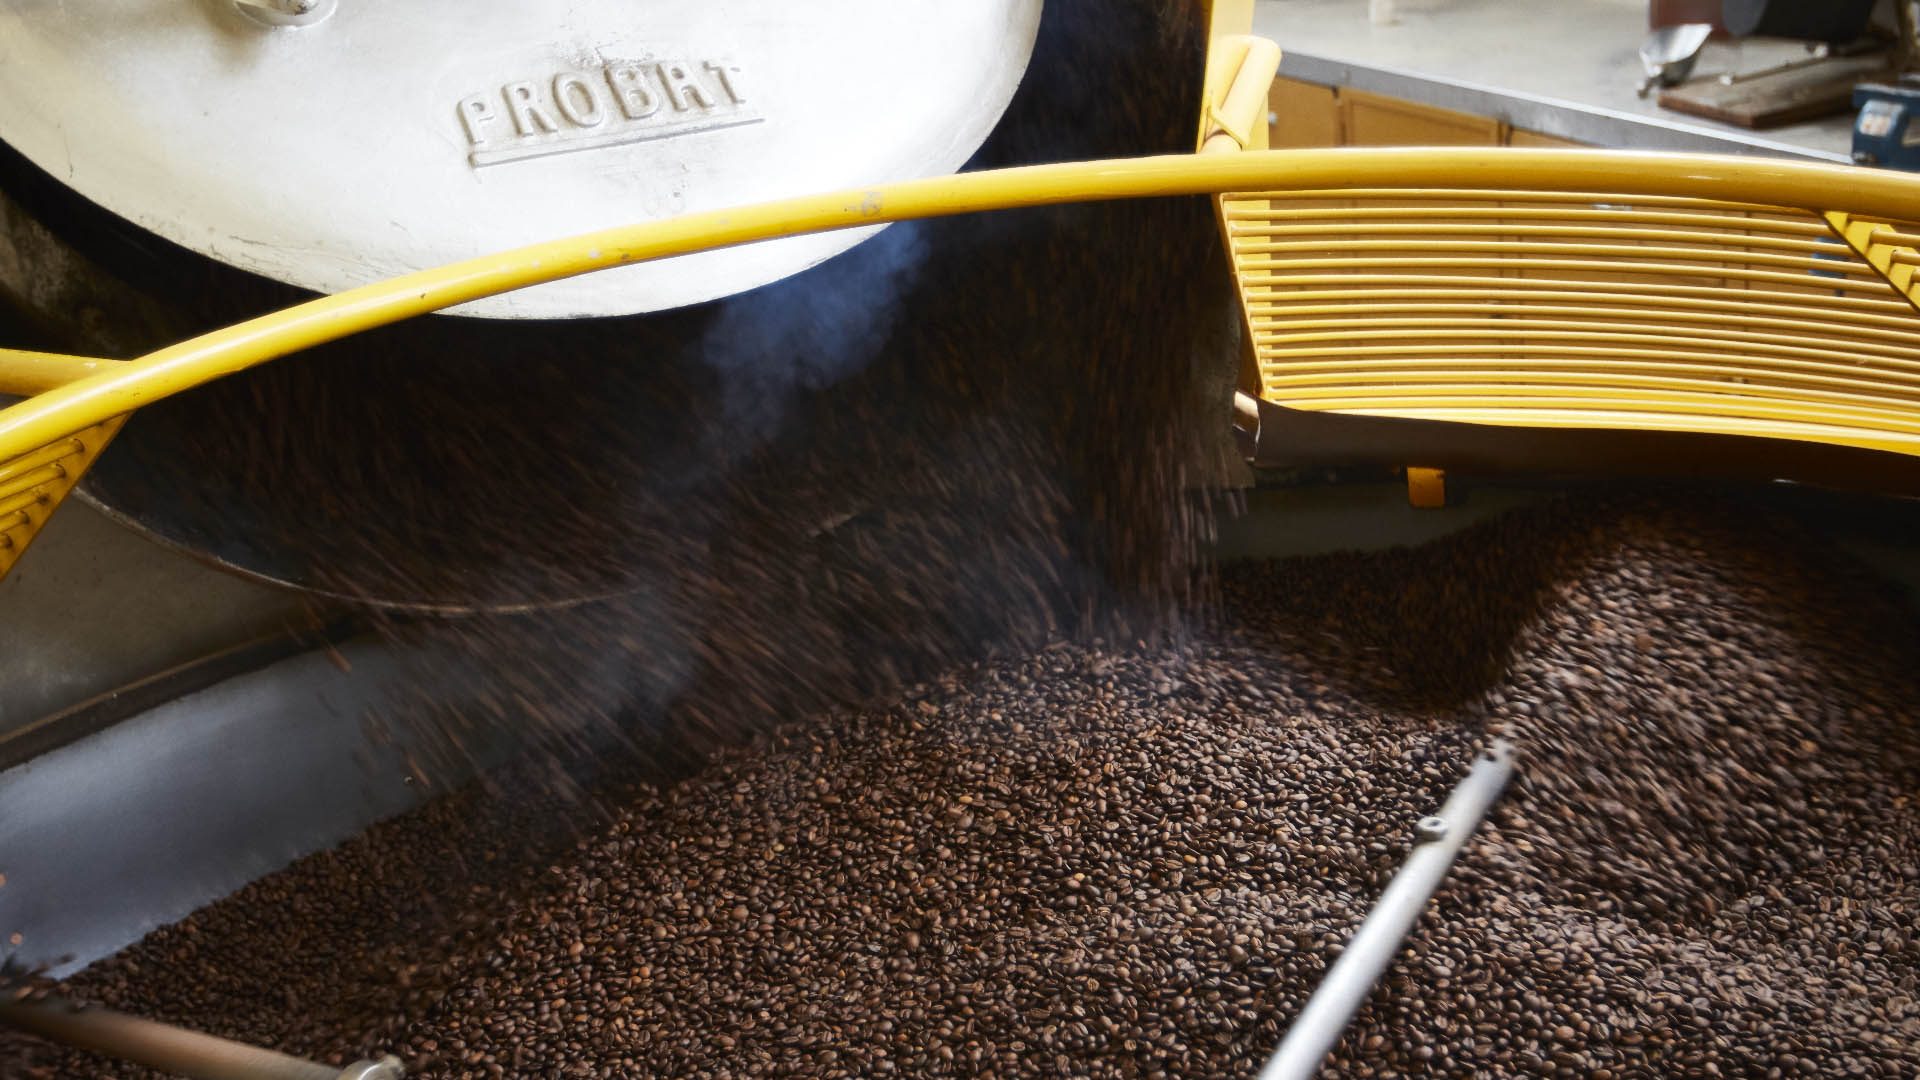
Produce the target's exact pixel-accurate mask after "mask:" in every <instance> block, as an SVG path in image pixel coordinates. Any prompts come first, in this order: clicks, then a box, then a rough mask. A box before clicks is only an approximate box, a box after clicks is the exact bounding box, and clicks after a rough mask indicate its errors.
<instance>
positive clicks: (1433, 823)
mask: <svg viewBox="0 0 1920 1080" xmlns="http://www.w3.org/2000/svg"><path fill="white" fill-rule="evenodd" d="M1413 835H1414V836H1415V837H1417V838H1418V839H1419V841H1420V842H1421V843H1423V844H1431V843H1433V842H1434V841H1435V840H1441V839H1444V838H1445V837H1446V835H1447V819H1446V818H1443V817H1431V816H1429V817H1423V818H1421V819H1420V820H1419V821H1416V822H1414V825H1413Z"/></svg>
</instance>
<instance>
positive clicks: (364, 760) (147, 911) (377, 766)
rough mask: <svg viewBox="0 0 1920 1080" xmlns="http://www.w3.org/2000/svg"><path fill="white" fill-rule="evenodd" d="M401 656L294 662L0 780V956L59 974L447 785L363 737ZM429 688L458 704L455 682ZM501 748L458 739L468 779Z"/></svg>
mask: <svg viewBox="0 0 1920 1080" xmlns="http://www.w3.org/2000/svg"><path fill="white" fill-rule="evenodd" d="M405 652H406V649H405V648H397V647H394V646H389V645H385V644H382V643H381V642H379V641H376V640H372V639H368V638H364V637H363V638H356V639H353V640H349V641H344V642H340V643H339V644H337V645H332V646H322V647H318V648H311V649H308V650H306V651H300V652H295V653H293V654H292V655H288V656H284V657H281V658H280V659H278V660H274V661H272V662H269V663H267V664H266V665H265V666H262V667H255V668H253V669H252V670H248V671H244V672H242V673H239V674H234V675H231V676H229V677H226V678H222V679H218V680H217V681H214V682H212V684H211V685H206V686H203V687H199V688H197V689H194V688H188V689H186V691H185V692H184V693H182V694H180V696H177V697H174V698H172V699H171V700H166V701H163V702H161V703H159V704H156V705H151V706H149V707H146V708H143V709H140V710H139V711H137V712H135V713H134V715H130V716H123V717H119V718H118V719H117V721H116V722H113V723H110V724H108V725H107V726H104V727H103V728H101V729H100V730H96V731H93V732H90V733H88V734H85V735H83V736H82V737H79V738H77V739H73V740H71V741H66V742H65V743H64V744H63V745H60V746H58V747H57V748H54V749H50V750H46V751H45V752H43V753H39V754H37V755H35V756H34V757H33V758H31V759H30V760H28V761H25V762H22V763H19V764H15V765H13V766H12V767H10V768H8V769H6V770H5V771H0V821H4V822H6V828H5V829H0V872H4V874H5V875H6V877H5V883H4V887H0V942H5V943H6V944H4V945H0V958H7V957H9V956H10V958H11V959H13V960H16V961H18V962H19V963H21V965H22V966H24V967H28V968H33V967H37V966H42V965H44V966H46V967H47V968H48V969H49V973H50V974H52V975H54V976H56V977H62V976H65V975H66V974H68V973H71V972H73V971H76V970H79V969H80V968H82V967H84V966H86V965H87V964H89V963H91V962H92V961H94V960H96V959H98V958H100V957H103V956H106V955H109V954H111V953H114V952H116V951H118V950H119V949H121V948H122V947H124V946H126V945H128V944H130V943H132V942H133V941H136V940H138V939H139V938H140V937H142V936H143V935H145V934H146V933H147V932H148V931H150V930H152V929H154V928H155V927H158V926H162V925H165V924H167V923H171V922H173V921H175V920H177V919H180V918H183V917H185V916H186V915H189V914H191V913H192V912H194V911H195V910H198V909H199V908H201V907H203V906H205V905H206V904H208V903H211V902H212V901H214V900H217V899H219V898H221V897H223V896H226V895H229V894H230V893H232V892H234V891H235V890H237V889H239V888H241V887H242V886H244V885H246V884H248V883H249V882H252V881H254V880H256V879H258V878H260V877H263V876H265V875H266V874H269V873H272V872H273V871H275V870H278V869H280V868H281V867H284V866H286V865H287V864H289V863H291V862H293V861H294V860H296V859H299V858H301V857H303V856H305V855H308V854H311V853H313V852H316V851H321V850H324V849H326V848H330V847H332V846H334V845H336V844H338V843H340V842H341V841H343V840H345V839H347V838H348V837H350V836H352V835H354V834H355V833H358V832H360V831H361V830H362V829H365V828H366V827H368V826H370V825H372V824H374V823H375V822H378V821H380V820H382V819H384V818H387V817H390V816H392V815H394V814H397V813H400V812H401V811H404V810H407V809H410V808H412V807H414V806H417V805H419V804H420V803H421V802H423V801H425V800H426V799H427V798H429V797H431V796H432V795H435V794H438V793H439V792H440V791H443V790H449V789H450V788H451V787H453V786H456V785H457V784H459V783H460V782H462V781H463V780H464V779H465V777H462V776H456V775H448V776H445V777H437V778H436V782H435V783H434V784H433V785H432V786H431V787H429V786H428V785H423V784H421V783H419V782H417V781H416V780H415V778H414V777H413V776H412V775H411V773H410V771H409V770H408V768H407V767H406V761H405V759H404V754H405V747H403V746H399V745H376V744H373V743H370V742H369V741H368V739H367V737H366V735H365V732H364V729H363V726H362V721H363V718H365V717H367V716H369V715H379V714H381V713H383V712H384V711H385V710H387V709H389V708H391V707H392V706H393V705H394V704H395V703H396V702H398V701H400V700H401V698H402V696H403V695H404V694H406V693H407V692H408V691H409V690H415V691H420V690H422V689H424V688H421V687H418V686H417V685H415V684H414V681H413V680H414V679H415V678H416V677H417V674H418V673H417V671H415V669H414V668H413V667H412V666H411V665H409V663H408V661H407V660H406V658H405V655H404V654H405ZM258 658H259V657H257V656H255V657H251V658H249V659H258ZM229 659H231V658H229ZM240 666H245V665H240ZM438 689H439V694H438V696H439V697H441V698H443V699H444V700H447V701H448V702H449V703H451V704H452V705H453V706H454V707H458V706H459V705H460V704H462V699H461V697H460V679H459V678H458V677H457V676H454V675H449V676H447V685H446V686H444V687H440V688H438ZM512 749H513V747H512V744H511V741H510V737H509V736H507V735H505V734H504V733H503V735H502V738H501V739H497V740H496V739H493V738H491V737H489V738H486V739H483V740H481V741H480V742H477V743H475V744H474V745H472V746H470V747H468V752H469V753H470V754H471V755H472V760H471V762H470V766H471V772H472V774H477V773H480V772H483V771H485V770H486V769H488V768H490V767H492V766H493V765H496V764H498V763H500V762H501V761H503V760H505V759H506V758H507V757H508V756H510V754H511V752H512ZM16 934H17V935H19V937H18V939H14V938H13V935H16Z"/></svg>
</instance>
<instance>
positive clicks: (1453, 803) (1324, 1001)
mask: <svg viewBox="0 0 1920 1080" xmlns="http://www.w3.org/2000/svg"><path fill="white" fill-rule="evenodd" d="M1511 775H1513V746H1512V744H1510V743H1508V742H1507V741H1506V740H1504V739H1499V740H1495V742H1494V744H1493V747H1492V748H1491V749H1489V750H1488V751H1487V752H1486V753H1483V754H1481V755H1480V756H1479V757H1478V758H1477V759H1475V761H1474V763H1473V768H1472V770H1470V771H1469V772H1468V773H1467V777H1466V779H1464V780H1462V781H1460V785H1459V786H1458V787H1456V788H1454V789H1453V794H1451V795H1449V796H1448V797H1447V804H1446V805H1445V806H1442V807H1441V808H1440V812H1439V813H1438V814H1436V815H1434V816H1433V817H1425V818H1421V819H1420V821H1419V823H1418V824H1417V825H1416V826H1415V827H1414V835H1415V836H1416V837H1417V838H1418V843H1416V844H1415V845H1414V849H1413V853H1412V854H1411V855H1408V856H1407V861H1406V864H1405V865H1404V866H1402V867H1401V868H1400V872H1399V873H1397V874H1395V875H1394V876H1393V880H1392V881H1390V882H1388V883H1387V888H1386V891H1385V892H1382V893H1381V894H1380V900H1379V902H1378V903H1376V904H1374V906H1373V910H1372V911H1370V912H1368V913H1367V918H1366V920H1365V921H1364V922H1362V923H1361V924H1360V929H1359V930H1358V931H1356V932H1355V933H1354V935H1353V940H1352V941H1349V942H1348V943H1347V948H1346V951H1345V952H1343V953H1341V954H1340V959H1338V960H1336V961H1334V964H1333V967H1332V968H1330V969H1328V971H1327V975H1326V978H1324V979H1322V980H1321V982H1320V987H1319V989H1317V990H1315V991H1314V992H1313V996H1312V997H1311V998H1308V999H1307V1007H1306V1008H1304V1009H1302V1010H1300V1015H1299V1016H1298V1017H1296V1018H1295V1019H1294V1021H1293V1026H1292V1027H1291V1028H1289V1029H1288V1030H1287V1037H1286V1038H1285V1039H1284V1040H1283V1041H1282V1042H1281V1043H1280V1049H1279V1050H1278V1051H1276V1052H1275V1053H1274V1055H1273V1059H1272V1060H1271V1061H1269V1062H1267V1067H1266V1068H1264V1069H1262V1070H1261V1071H1260V1080H1309V1078H1310V1077H1312V1076H1313V1075H1314V1073H1316V1072H1318V1071H1319V1069H1320V1063H1321V1062H1322V1061H1324V1060H1326V1056H1327V1054H1328V1052H1330V1051H1331V1050H1332V1049H1333V1047H1334V1044H1335V1043H1337V1042H1339V1041H1340V1036H1341V1035H1342V1034H1343V1033H1344V1032H1345V1031H1346V1029H1347V1023H1348V1021H1350V1020H1352V1019H1353V1014H1354V1013H1355V1012H1356V1011H1357V1010H1358V1009H1359V1008H1360V1006H1361V1005H1362V1004H1363V1003H1365V1001H1366V1000H1367V996H1368V995H1369V994H1371V993H1372V992H1373V984H1374V983H1375V982H1376V981H1377V980H1378V979H1379V978H1380V973H1381V972H1383V971H1385V970H1386V969H1387V965H1388V964H1390V963H1392V962H1393V957H1394V954H1395V953H1398V952H1399V951H1400V942H1401V939H1403V938H1405V937H1406V936H1407V931H1408V930H1410V929H1412V928H1413V923H1414V920H1415V919H1418V918H1419V917H1420V911H1421V909H1422V908H1424V907H1426V906H1427V899H1428V898H1429V897H1431V896H1432V895H1433V891H1434V890H1435V889H1437V888H1439V886H1440V881H1441V879H1442V878H1444V877H1446V876H1447V869H1448V868H1449V867H1451V866H1452V865H1453V860H1454V857H1455V856H1456V855H1458V854H1460V848H1461V847H1462V846H1463V845H1464V844H1465V843H1466V842H1467V837H1469V836H1471V835H1473V830H1474V829H1476V828H1478V827H1479V825H1480V819H1481V818H1483V817H1485V816H1486V813H1487V809H1488V808H1489V807H1491V806H1492V805H1493V801H1494V800H1495V799H1497V798H1499V796H1500V791H1501V789H1502V788H1504V787H1506V785H1507V778H1508V777H1509V776H1511Z"/></svg>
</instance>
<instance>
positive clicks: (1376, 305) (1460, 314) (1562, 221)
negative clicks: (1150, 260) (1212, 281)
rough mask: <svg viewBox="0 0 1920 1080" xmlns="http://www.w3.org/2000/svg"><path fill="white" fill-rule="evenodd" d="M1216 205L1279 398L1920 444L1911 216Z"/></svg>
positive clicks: (1640, 205)
mask: <svg viewBox="0 0 1920 1080" xmlns="http://www.w3.org/2000/svg"><path fill="white" fill-rule="evenodd" d="M1841 194H1844V189H1843V188H1841V187H1838V186H1837V187H1836V189H1835V195H1836V196H1838V195H1841ZM1220 206H1221V216H1222V218H1223V220H1224V222H1225V228H1226V230H1227V242H1228V245H1229V248H1230V251H1231V256H1232V259H1233V265H1234V270H1235V273H1236V276H1237V278H1238V282H1239V286H1240V293H1241V298H1242V301H1243V304H1244V307H1245V310H1246V313H1247V318H1248V326H1249V328H1250V330H1251V332H1252V334H1253V344H1254V352H1255V357H1256V360H1257V363H1258V367H1259V373H1260V390H1261V394H1262V396H1264V397H1266V398H1267V399H1268V400H1269V401H1272V402H1274V403H1276V404H1280V405H1285V406H1287V407H1289V408H1294V409H1306V410H1317V411H1326V412H1343V413H1356V414H1364V415H1369V416H1392V417H1408V418H1420V419H1431V420H1449V421H1456V422H1466V423H1478V424H1500V425H1510V426H1529V427H1608V428H1628V429H1639V430H1666V431H1695V432H1721V433H1737V434H1749V435H1768V436H1775V437H1782V438H1793V439H1803V440H1809V441H1814V442H1824V443H1834V444H1838V445H1844V446H1857V447H1867V448H1872V449H1878V450H1895V451H1900V452H1904V453H1920V318H1917V317H1916V315H1915V312H1914V309H1913V306H1912V296H1913V272H1914V267H1915V265H1916V264H1920V256H1916V255H1915V252H1914V249H1913V248H1912V247H1909V246H1906V242H1907V241H1908V240H1910V239H1916V238H1920V237H1915V236H1913V235H1911V233H1910V232H1903V231H1901V230H1902V229H1907V228H1909V227H1908V226H1906V225H1905V224H1904V223H1901V222H1897V221H1890V220H1883V219H1863V218H1857V217H1853V216H1850V215H1847V214H1841V213H1824V214H1823V213H1821V212H1818V211H1815V210H1811V209H1803V208H1798V207H1795V206H1792V205H1786V204H1781V203H1774V202H1760V201H1748V200H1745V199H1724V198H1695V197H1686V196H1666V195H1649V194H1647V193H1645V192H1644V191H1609V190H1607V189H1605V188H1600V187H1593V188H1588V189H1585V190H1581V189H1574V190H1566V191H1558V192H1556V191H1524V192H1516V191H1504V190H1499V189H1488V188H1484V187H1468V186H1462V187H1461V188H1459V189H1454V190H1449V189H1447V188H1444V187H1434V186H1432V185H1427V184H1421V185H1418V186H1409V187H1408V188H1405V189H1394V188H1391V187H1368V188H1365V189H1358V190H1356V189H1347V190H1342V189H1322V190H1289V189H1285V188H1274V189H1270V190H1251V191H1244V192H1234V193H1228V194H1225V195H1223V196H1221V197H1220ZM1913 208H1914V209H1915V210H1916V211H1920V202H1916V203H1914V206H1913Z"/></svg>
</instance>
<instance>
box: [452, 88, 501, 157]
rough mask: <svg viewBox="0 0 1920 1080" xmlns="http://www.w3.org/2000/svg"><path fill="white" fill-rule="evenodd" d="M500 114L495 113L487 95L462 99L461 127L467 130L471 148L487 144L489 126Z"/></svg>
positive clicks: (476, 95)
mask: <svg viewBox="0 0 1920 1080" xmlns="http://www.w3.org/2000/svg"><path fill="white" fill-rule="evenodd" d="M499 115H500V114H499V113H498V112H495V111H494V108H493V105H492V104H491V103H490V102H488V101H487V95H485V94H474V95H472V96H471V97H464V98H461V99H460V126H461V127H463V128H466V130H467V143H468V145H470V146H485V145H486V144H487V125H488V124H490V123H492V122H493V120H494V118H495V117H498V116H499Z"/></svg>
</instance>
